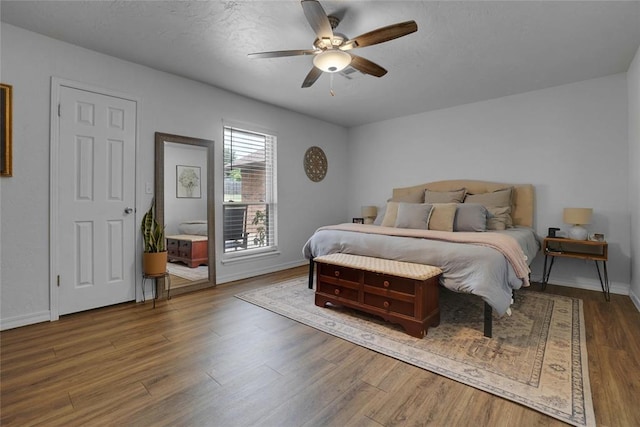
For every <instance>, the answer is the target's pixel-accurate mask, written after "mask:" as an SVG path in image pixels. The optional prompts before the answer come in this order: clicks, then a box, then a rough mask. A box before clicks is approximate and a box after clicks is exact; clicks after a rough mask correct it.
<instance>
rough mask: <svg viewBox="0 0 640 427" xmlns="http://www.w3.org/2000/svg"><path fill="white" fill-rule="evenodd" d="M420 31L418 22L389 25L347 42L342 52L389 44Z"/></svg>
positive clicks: (343, 45)
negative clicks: (391, 41) (388, 42)
mask: <svg viewBox="0 0 640 427" xmlns="http://www.w3.org/2000/svg"><path fill="white" fill-rule="evenodd" d="M416 31H418V24H416V21H406V22H400V23H398V24H393V25H389V26H387V27H382V28H378V29H377V30H373V31H370V32H368V33H365V34H361V35H359V36H358V37H355V38H353V39H351V40H347V41H346V42H344V43H343V44H342V46H340V49H341V50H349V49H353V48H356V47H364V46H371V45H374V44H378V43H383V42H387V41H389V40H393V39H397V38H398V37H402V36H406V35H407V34H411V33H414V32H416Z"/></svg>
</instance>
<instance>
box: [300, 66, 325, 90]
mask: <svg viewBox="0 0 640 427" xmlns="http://www.w3.org/2000/svg"><path fill="white" fill-rule="evenodd" d="M321 75H322V70H321V69H319V68H316V67H313V68H312V69H311V71H309V74H307V77H305V78H304V82H302V87H309V86H311V85H312V84H314V83H315V82H316V80H318V77H320V76H321Z"/></svg>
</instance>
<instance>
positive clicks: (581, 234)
mask: <svg viewBox="0 0 640 427" xmlns="http://www.w3.org/2000/svg"><path fill="white" fill-rule="evenodd" d="M587 237H589V233H588V232H587V229H586V228H584V227H582V226H581V225H574V226H573V227H571V228H570V229H569V238H570V239H573V240H587Z"/></svg>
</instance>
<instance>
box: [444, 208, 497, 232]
mask: <svg viewBox="0 0 640 427" xmlns="http://www.w3.org/2000/svg"><path fill="white" fill-rule="evenodd" d="M488 217H489V212H488V211H487V208H485V207H484V205H481V204H480V203H460V204H459V205H458V207H457V209H456V216H455V218H454V219H453V231H487V219H488Z"/></svg>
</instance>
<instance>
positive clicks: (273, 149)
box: [220, 121, 280, 264]
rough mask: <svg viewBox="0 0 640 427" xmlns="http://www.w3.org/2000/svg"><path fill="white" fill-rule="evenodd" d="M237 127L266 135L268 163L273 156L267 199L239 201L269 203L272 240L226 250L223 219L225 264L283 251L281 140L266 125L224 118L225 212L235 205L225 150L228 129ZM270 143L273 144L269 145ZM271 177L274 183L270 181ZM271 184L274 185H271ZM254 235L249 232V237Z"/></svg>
mask: <svg viewBox="0 0 640 427" xmlns="http://www.w3.org/2000/svg"><path fill="white" fill-rule="evenodd" d="M231 129H233V130H236V131H240V132H246V133H251V134H258V135H264V136H265V137H266V141H265V148H266V155H267V156H268V157H270V159H269V158H267V160H266V162H267V164H268V162H269V160H270V163H271V168H270V169H271V171H270V173H267V188H266V190H265V191H266V199H267V200H265V202H257V201H256V202H254V201H241V202H239V203H238V204H247V205H256V204H258V205H262V204H264V205H266V206H267V207H268V209H269V224H268V227H269V230H270V231H269V241H270V244H269V245H268V246H264V247H249V248H247V249H241V250H232V251H228V252H227V251H226V248H225V240H224V235H225V233H224V230H225V222H224V220H223V221H220V222H221V223H222V233H221V235H222V238H221V244H222V256H221V262H222V263H223V264H226V263H231V262H236V261H243V260H251V259H256V258H262V257H265V256H272V255H277V254H280V251H279V249H278V194H277V188H278V185H277V164H278V163H277V147H278V145H277V142H278V135H277V133H276V132H274V131H273V130H269V129H265V128H262V127H260V126H256V125H253V124H248V123H239V122H230V121H223V124H222V151H223V159H222V214H223V216H224V211H225V206H232V205H234V203H233V202H228V201H227V200H226V197H225V196H226V192H225V174H226V167H227V165H226V163H225V156H224V153H225V151H226V150H227V136H226V135H227V131H228V130H231ZM269 147H270V148H269ZM269 178H270V180H269ZM268 181H270V183H269V182H268ZM269 187H270V188H269ZM246 221H247V224H250V222H251V220H250V218H248V217H247V219H246ZM251 239H252V237H251V235H249V240H251Z"/></svg>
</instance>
